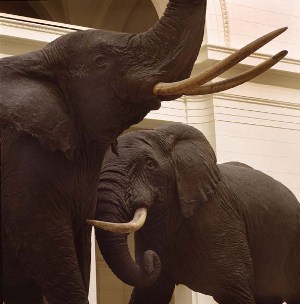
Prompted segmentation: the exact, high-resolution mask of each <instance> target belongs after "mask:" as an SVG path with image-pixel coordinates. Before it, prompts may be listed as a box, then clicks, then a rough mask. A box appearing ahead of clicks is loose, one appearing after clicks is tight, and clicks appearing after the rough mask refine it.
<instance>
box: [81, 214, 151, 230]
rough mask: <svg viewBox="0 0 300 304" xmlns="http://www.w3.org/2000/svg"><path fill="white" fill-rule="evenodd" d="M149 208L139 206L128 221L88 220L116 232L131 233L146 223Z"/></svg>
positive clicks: (91, 223)
mask: <svg viewBox="0 0 300 304" xmlns="http://www.w3.org/2000/svg"><path fill="white" fill-rule="evenodd" d="M146 217H147V209H146V208H139V209H137V210H136V211H135V213H134V217H133V219H132V221H130V222H128V223H111V222H103V221H97V220H86V222H87V223H88V224H89V225H92V226H94V227H95V228H100V229H103V230H106V231H110V232H114V233H130V232H134V231H137V230H139V229H140V228H141V227H142V226H143V225H144V223H145V221H146Z"/></svg>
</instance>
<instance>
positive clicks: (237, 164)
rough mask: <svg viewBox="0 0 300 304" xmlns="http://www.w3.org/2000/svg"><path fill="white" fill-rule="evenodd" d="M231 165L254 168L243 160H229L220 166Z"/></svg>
mask: <svg viewBox="0 0 300 304" xmlns="http://www.w3.org/2000/svg"><path fill="white" fill-rule="evenodd" d="M231 166H236V167H243V168H249V169H253V168H252V167H250V166H249V165H246V164H244V163H241V162H237V161H231V162H227V163H224V164H221V165H220V167H221V168H223V167H231Z"/></svg>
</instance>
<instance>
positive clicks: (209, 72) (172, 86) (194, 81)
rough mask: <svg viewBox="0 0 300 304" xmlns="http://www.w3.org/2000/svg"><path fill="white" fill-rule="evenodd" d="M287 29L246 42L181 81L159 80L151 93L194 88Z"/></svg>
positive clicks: (180, 91) (171, 92)
mask: <svg viewBox="0 0 300 304" xmlns="http://www.w3.org/2000/svg"><path fill="white" fill-rule="evenodd" d="M286 30H287V27H283V28H280V29H278V30H275V31H273V32H270V33H268V34H266V35H264V36H262V37H260V38H258V39H256V40H254V41H253V42H251V43H249V44H247V45H246V46H244V47H243V48H241V49H240V50H239V51H236V52H235V53H233V54H231V55H230V56H228V57H227V58H225V59H223V60H222V61H220V62H218V63H216V64H215V65H214V66H212V67H210V68H208V69H206V70H205V71H203V72H201V73H199V74H197V75H194V76H192V77H190V78H188V79H184V80H182V81H178V82H173V83H163V82H160V83H158V84H156V85H155V86H154V88H153V93H154V94H155V95H161V96H163V95H177V94H184V93H183V92H185V91H190V90H193V89H195V88H196V87H198V86H200V85H202V84H204V83H207V82H208V81H210V80H212V79H213V78H215V77H217V76H219V75H220V74H222V73H224V72H225V71H227V70H229V69H230V68H232V67H233V66H234V65H236V64H237V63H239V62H240V61H242V60H243V59H245V58H246V57H248V56H249V55H250V54H252V53H253V52H255V51H256V50H258V49H259V48H261V47H262V46H263V45H265V44H266V43H268V42H270V41H271V40H273V39H274V38H275V37H277V36H278V35H280V34H282V33H283V32H284V31H286Z"/></svg>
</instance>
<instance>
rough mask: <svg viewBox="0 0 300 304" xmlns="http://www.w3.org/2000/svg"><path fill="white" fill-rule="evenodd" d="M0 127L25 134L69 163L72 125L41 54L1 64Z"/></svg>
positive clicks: (74, 136)
mask: <svg viewBox="0 0 300 304" xmlns="http://www.w3.org/2000/svg"><path fill="white" fill-rule="evenodd" d="M0 85H1V94H0V127H1V128H2V127H4V128H15V129H16V130H18V131H22V132H26V133H28V134H30V135H32V136H34V137H36V138H38V140H39V141H40V142H41V144H42V145H43V146H45V147H46V148H48V149H50V150H51V151H55V150H61V151H62V152H63V153H65V155H66V156H67V157H68V158H69V159H71V158H72V156H73V153H74V149H75V145H76V132H75V123H74V121H73V119H72V115H70V113H69V112H68V110H67V106H66V103H65V102H64V100H63V98H62V93H61V92H60V90H59V88H58V85H57V83H56V81H55V79H54V77H53V76H52V75H51V72H50V71H49V68H48V70H47V68H46V63H45V62H44V61H43V56H42V55H41V52H33V53H29V54H26V55H21V56H13V57H8V58H4V59H2V60H1V67H0Z"/></svg>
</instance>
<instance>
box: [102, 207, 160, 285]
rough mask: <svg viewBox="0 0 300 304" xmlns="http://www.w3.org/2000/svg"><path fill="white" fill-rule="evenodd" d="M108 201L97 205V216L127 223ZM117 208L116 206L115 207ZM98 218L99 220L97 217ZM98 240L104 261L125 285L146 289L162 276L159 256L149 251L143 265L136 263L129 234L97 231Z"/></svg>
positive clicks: (105, 219) (144, 257)
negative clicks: (132, 255) (128, 238)
mask: <svg viewBox="0 0 300 304" xmlns="http://www.w3.org/2000/svg"><path fill="white" fill-rule="evenodd" d="M113 205H114V204H112V203H109V202H107V201H100V202H98V205H97V211H96V215H101V216H100V219H101V220H103V221H109V222H116V223H118V222H119V223H120V222H126V221H127V219H124V216H122V215H121V213H120V210H118V208H114V206H113ZM115 206H116V205H115ZM97 218H99V217H98V216H97ZM96 238H97V242H98V244H99V247H100V250H101V253H102V255H103V258H104V260H105V261H106V263H107V264H108V265H109V267H110V268H111V270H112V271H113V273H114V274H115V275H116V276H117V277H118V278H119V279H120V280H122V281H123V282H124V283H126V284H128V285H131V286H136V287H146V286H149V285H151V284H153V283H154V282H155V281H156V279H157V278H158V276H159V274H160V259H159V257H158V255H157V254H156V253H155V252H154V251H152V250H148V251H146V252H144V255H143V259H142V265H139V264H138V263H136V262H135V261H134V260H133V258H132V257H131V254H130V252H129V248H128V243H127V234H116V233H113V232H108V231H104V230H101V229H96Z"/></svg>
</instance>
